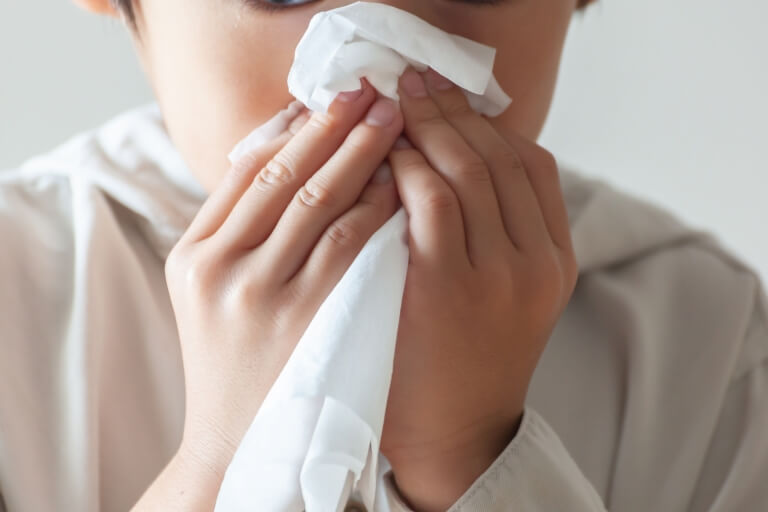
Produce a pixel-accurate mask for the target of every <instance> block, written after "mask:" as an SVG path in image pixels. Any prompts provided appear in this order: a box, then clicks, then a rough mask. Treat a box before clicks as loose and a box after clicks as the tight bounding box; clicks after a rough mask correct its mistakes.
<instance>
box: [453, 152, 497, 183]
mask: <svg viewBox="0 0 768 512" xmlns="http://www.w3.org/2000/svg"><path fill="white" fill-rule="evenodd" d="M453 172H454V173H455V175H456V176H459V177H461V178H462V179H464V180H467V181H469V182H472V183H489V182H490V181H491V173H490V172H489V171H488V166H486V165H485V162H483V161H482V160H480V159H475V158H470V159H466V160H463V161H461V162H459V163H458V164H457V165H456V167H455V168H454V169H453Z"/></svg>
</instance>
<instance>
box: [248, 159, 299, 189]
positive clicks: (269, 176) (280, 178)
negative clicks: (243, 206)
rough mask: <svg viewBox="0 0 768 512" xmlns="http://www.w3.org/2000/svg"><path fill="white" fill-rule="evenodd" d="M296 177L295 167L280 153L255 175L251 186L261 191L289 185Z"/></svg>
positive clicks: (290, 160)
mask: <svg viewBox="0 0 768 512" xmlns="http://www.w3.org/2000/svg"><path fill="white" fill-rule="evenodd" d="M295 177H296V172H295V166H294V165H293V162H292V159H291V157H290V156H289V155H288V154H287V153H285V152H281V153H278V154H277V155H275V156H274V157H273V158H272V160H270V161H269V162H267V165H265V166H264V167H263V168H262V169H261V171H259V173H258V174H257V175H256V177H255V178H254V180H253V184H254V185H255V186H256V187H259V188H261V189H267V190H268V189H270V188H273V187H274V186H276V185H285V184H287V183H290V182H291V181H293V180H294V178H295Z"/></svg>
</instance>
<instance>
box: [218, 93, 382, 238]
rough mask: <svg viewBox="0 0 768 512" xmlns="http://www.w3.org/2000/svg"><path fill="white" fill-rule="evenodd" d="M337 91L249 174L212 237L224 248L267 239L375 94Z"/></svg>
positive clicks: (365, 109)
mask: <svg viewBox="0 0 768 512" xmlns="http://www.w3.org/2000/svg"><path fill="white" fill-rule="evenodd" d="M375 97H376V94H375V90H374V89H373V88H372V87H370V86H369V85H367V84H364V87H363V89H362V92H361V93H359V94H358V95H357V96H355V94H354V93H349V94H347V93H342V94H341V95H340V96H339V97H337V99H336V100H335V101H334V102H333V103H332V104H331V106H330V107H329V109H328V112H327V113H322V112H315V113H314V114H313V115H312V116H311V117H310V119H309V121H307V123H306V124H305V125H304V126H303V127H302V128H301V130H299V132H298V133H297V134H296V135H295V136H294V137H293V138H292V139H291V140H290V141H289V142H288V143H287V144H286V145H285V147H283V148H282V149H281V150H280V151H279V152H277V153H276V154H275V155H274V157H273V158H272V159H271V160H270V161H269V162H267V163H266V164H265V165H264V166H262V167H260V168H259V169H258V170H257V172H256V173H255V174H254V177H253V179H252V180H251V181H250V183H249V185H248V186H247V187H246V189H245V191H244V192H243V194H242V196H241V197H240V198H239V199H238V201H237V204H235V206H234V208H233V209H232V211H231V213H230V214H229V215H228V216H227V218H226V220H225V221H224V223H223V224H222V226H221V228H220V229H219V231H218V232H217V233H216V235H215V237H216V238H217V239H218V240H219V241H220V243H222V244H224V245H225V246H226V247H231V248H233V249H241V250H242V249H246V250H247V249H252V248H254V247H256V246H258V245H260V244H261V243H262V242H264V240H266V239H267V237H268V236H269V234H270V233H271V232H272V230H273V229H274V228H275V226H276V224H277V222H278V220H279V219H280V216H281V215H282V214H283V212H284V211H285V209H286V206H287V205H288V204H289V203H290V202H291V198H293V196H294V195H295V194H296V191H297V190H299V188H300V187H301V186H302V185H304V183H306V181H307V180H308V179H309V178H310V177H311V176H312V175H313V174H315V172H316V171H317V170H318V169H319V168H320V167H322V165H323V164H324V163H325V162H326V161H327V160H328V159H329V158H330V157H331V155H333V154H334V153H335V152H336V151H337V150H338V148H339V146H341V144H342V142H344V140H345V138H346V136H347V134H349V132H350V130H352V128H353V127H354V126H355V125H356V124H357V122H358V121H359V120H360V118H361V117H362V116H363V115H364V114H365V112H366V111H367V110H368V107H370V105H371V103H372V102H373V100H374V99H375Z"/></svg>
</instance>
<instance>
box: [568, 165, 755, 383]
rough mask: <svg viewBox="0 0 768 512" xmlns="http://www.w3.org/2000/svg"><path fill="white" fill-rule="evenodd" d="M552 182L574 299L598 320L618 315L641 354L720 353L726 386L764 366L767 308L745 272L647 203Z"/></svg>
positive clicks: (709, 237)
mask: <svg viewBox="0 0 768 512" xmlns="http://www.w3.org/2000/svg"><path fill="white" fill-rule="evenodd" d="M561 179H562V182H563V192H564V196H565V199H566V203H567V206H568V213H569V220H570V223H571V231H572V236H573V240H574V247H575V249H576V253H577V260H578V261H579V263H580V267H581V272H580V276H579V283H578V285H577V291H578V293H581V294H583V295H586V296H589V298H590V300H591V301H593V302H592V303H593V304H594V305H595V307H596V308H597V309H599V310H601V311H608V310H611V311H614V314H615V313H616V312H617V311H618V310H623V313H622V314H626V315H627V316H626V321H627V322H632V323H633V328H634V330H635V332H634V334H635V335H638V336H639V335H640V333H641V332H642V333H644V335H645V336H647V337H648V338H649V339H651V338H653V341H647V342H646V343H647V344H646V345H644V346H646V347H648V346H651V345H654V344H660V345H661V344H664V351H663V352H664V353H667V355H671V354H673V353H675V352H676V353H677V354H678V355H680V356H681V357H689V356H690V353H691V352H692V351H697V350H698V351H700V350H702V349H704V348H708V350H710V352H711V353H712V354H715V353H719V354H720V355H721V356H722V357H724V358H727V359H723V360H722V361H721V362H722V363H723V364H725V365H728V366H730V370H731V377H732V378H737V377H738V376H739V375H741V374H743V373H744V372H745V371H748V370H749V369H750V368H752V367H754V366H756V365H759V364H762V363H763V362H764V361H765V360H766V359H768V300H766V293H765V288H764V285H763V282H762V281H761V278H760V276H759V274H758V273H757V271H756V270H755V269H754V268H753V267H751V266H750V265H749V264H747V263H746V262H745V261H744V260H743V259H742V258H740V257H739V256H738V255H736V254H734V253H733V252H732V251H730V250H729V249H728V248H727V247H726V246H725V245H724V243H723V242H722V241H721V240H720V239H718V238H717V237H716V236H715V235H714V234H713V233H711V232H709V231H707V230H703V229H698V228H693V227H691V226H689V225H687V224H686V223H685V222H684V221H682V220H681V219H680V218H678V217H677V216H676V215H674V214H673V213H671V212H670V211H669V210H667V209H665V208H663V207H661V206H659V205H657V204H655V203H653V202H651V201H649V200H646V199H643V198H641V197H638V196H635V195H632V194H630V193H629V192H627V191H624V190H621V189H620V188H618V187H616V186H614V185H611V184H609V183H607V182H605V181H603V180H599V179H595V178H589V177H586V176H584V175H581V174H579V173H578V172H576V171H573V170H570V169H564V170H563V173H562V176H561ZM627 328H628V329H629V327H627ZM659 353H661V352H659ZM685 354H687V355H685ZM712 362H714V360H713V361H712Z"/></svg>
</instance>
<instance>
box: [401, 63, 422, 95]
mask: <svg viewBox="0 0 768 512" xmlns="http://www.w3.org/2000/svg"><path fill="white" fill-rule="evenodd" d="M400 85H401V86H402V87H403V90H404V91H405V93H406V94H407V95H408V96H411V97H413V98H424V97H426V95H427V88H426V87H425V86H424V80H423V79H422V78H421V75H420V74H419V73H417V72H416V71H415V70H414V69H409V70H407V71H406V72H405V73H403V76H402V77H401V78H400Z"/></svg>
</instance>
